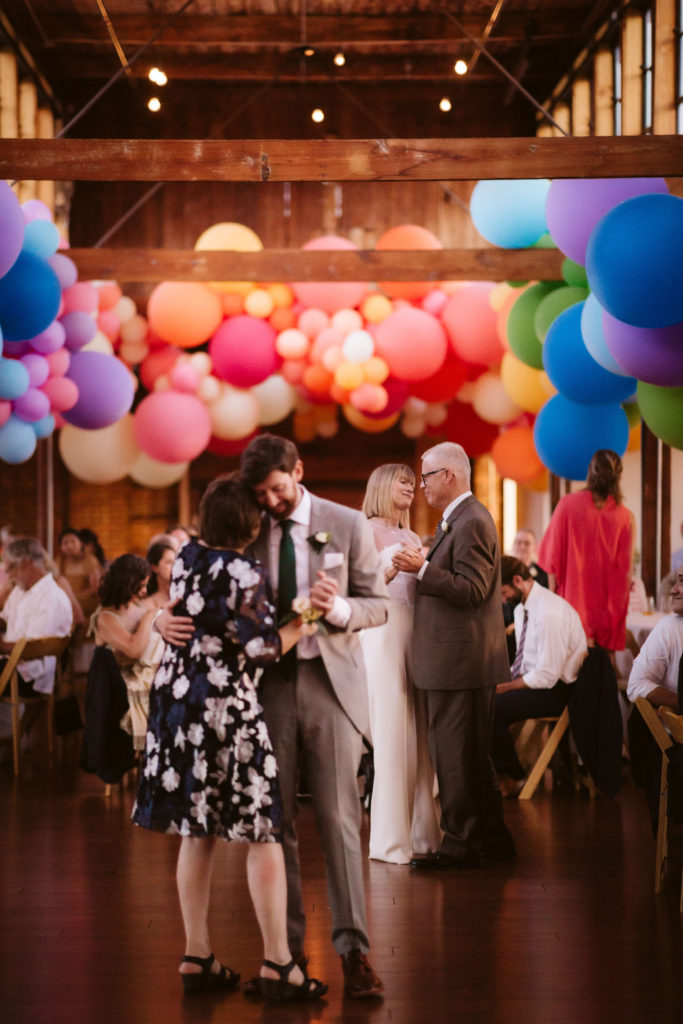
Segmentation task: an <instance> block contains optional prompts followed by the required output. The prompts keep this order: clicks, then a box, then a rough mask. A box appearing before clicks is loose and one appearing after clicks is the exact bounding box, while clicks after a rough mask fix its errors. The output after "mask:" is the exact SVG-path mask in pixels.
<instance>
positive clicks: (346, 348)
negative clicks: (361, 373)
mask: <svg viewBox="0 0 683 1024" xmlns="http://www.w3.org/2000/svg"><path fill="white" fill-rule="evenodd" d="M374 352H375V341H374V338H373V337H372V335H371V334H370V332H369V331H351V332H350V334H347V335H346V337H345V338H344V341H343V342H342V353H343V355H344V358H345V359H348V361H349V362H350V363H365V362H367V360H368V359H370V357H371V356H372V355H374Z"/></svg>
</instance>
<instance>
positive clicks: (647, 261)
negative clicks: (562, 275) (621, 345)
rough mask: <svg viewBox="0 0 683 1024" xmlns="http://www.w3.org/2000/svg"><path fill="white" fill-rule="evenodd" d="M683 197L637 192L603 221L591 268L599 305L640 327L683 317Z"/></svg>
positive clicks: (591, 247)
mask: <svg viewBox="0 0 683 1024" xmlns="http://www.w3.org/2000/svg"><path fill="white" fill-rule="evenodd" d="M682 267H683V199H679V198H678V196H671V195H661V194H655V195H645V196H636V197H635V199H627V200H626V201H625V202H623V203H619V204H618V206H615V207H614V208H613V209H612V210H610V211H609V213H606V214H605V216H604V217H602V218H601V220H600V221H598V224H597V225H596V227H595V230H594V231H593V234H592V235H591V237H590V240H589V242H588V247H587V249H586V271H587V273H588V282H589V284H590V286H591V289H592V290H593V291H594V292H595V297H596V298H597V300H598V302H599V303H600V305H601V306H602V307H603V308H604V309H606V310H607V312H608V313H611V314H612V316H615V317H616V318H617V320H623V321H624V322H625V323H627V324H633V325H634V326H636V327H668V326H669V325H670V324H675V323H678V322H679V321H680V320H683V270H682V269H681V268H682Z"/></svg>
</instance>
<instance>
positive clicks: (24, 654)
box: [0, 634, 71, 775]
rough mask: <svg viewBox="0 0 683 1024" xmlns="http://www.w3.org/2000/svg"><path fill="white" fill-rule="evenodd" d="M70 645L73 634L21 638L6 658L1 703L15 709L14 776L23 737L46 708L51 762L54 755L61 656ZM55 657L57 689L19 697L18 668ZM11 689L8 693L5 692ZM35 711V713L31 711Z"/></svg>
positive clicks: (0, 683)
mask: <svg viewBox="0 0 683 1024" xmlns="http://www.w3.org/2000/svg"><path fill="white" fill-rule="evenodd" d="M70 642H71V634H69V635H68V636H48V637H44V638H43V639H41V640H28V639H27V638H26V637H22V638H21V639H20V640H17V641H15V643H14V646H13V647H12V650H11V652H10V654H9V656H8V658H7V663H6V664H5V667H4V669H3V671H2V674H1V675H0V701H2V702H3V703H4V704H9V705H10V706H11V709H12V752H13V758H14V774H15V775H18V774H19V767H20V756H21V737H22V736H23V735H24V734H25V733H26V732H28V730H29V729H30V728H31V726H32V725H33V724H34V722H35V721H36V718H37V716H38V712H39V710H40V706H41V705H42V704H46V705H47V740H48V751H49V754H50V759H52V757H53V754H54V746H55V725H54V722H55V697H54V694H55V690H56V689H57V688H58V684H59V680H60V674H61V662H62V656H63V654H64V652H65V651H66V649H67V647H68V646H69V643H70ZM49 656H53V657H55V658H56V659H57V666H56V668H55V685H54V687H53V689H52V693H46V694H36V696H35V697H22V696H20V695H19V676H18V672H17V665H18V664H19V662H20V661H31V660H32V659H33V658H47V657H49ZM8 687H9V692H6V691H7V689H8ZM22 704H24V705H26V710H25V711H24V714H23V715H22V714H21V705H22ZM31 708H33V709H34V710H33V711H29V709H31Z"/></svg>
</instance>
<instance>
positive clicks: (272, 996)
mask: <svg viewBox="0 0 683 1024" xmlns="http://www.w3.org/2000/svg"><path fill="white" fill-rule="evenodd" d="M263 966H264V967H269V968H270V969H271V970H272V971H277V973H278V974H279V975H280V977H279V978H261V977H260V978H259V986H260V988H261V995H262V996H263V998H264V999H267V1000H269V1001H270V1002H284V1001H285V1000H288V999H322V997H323V996H324V995H325V993H326V992H327V985H325V984H323V982H322V981H318V979H317V978H309V977H308V975H307V974H306V972H305V971H304V972H303V975H304V980H303V982H302V983H301V985H294V984H292V982H291V981H288V980H287V979H288V978H289V975H290V974H291V973H292V971H293V969H294V968H295V967H296V966H297V961H296V960H290V961H289V963H288V964H276V963H274V962H273V961H272V960H264V961H263Z"/></svg>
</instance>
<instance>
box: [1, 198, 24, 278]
mask: <svg viewBox="0 0 683 1024" xmlns="http://www.w3.org/2000/svg"><path fill="white" fill-rule="evenodd" d="M23 242H24V218H23V215H22V212H21V206H20V204H19V200H18V199H17V197H16V196H15V194H14V192H13V191H12V189H11V188H10V187H9V185H8V184H7V182H6V181H0V277H3V276H4V275H5V274H6V273H7V271H8V270H9V269H10V267H12V266H13V265H14V262H15V260H16V258H17V256H18V255H19V253H20V252H21V247H22V245H23Z"/></svg>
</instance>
